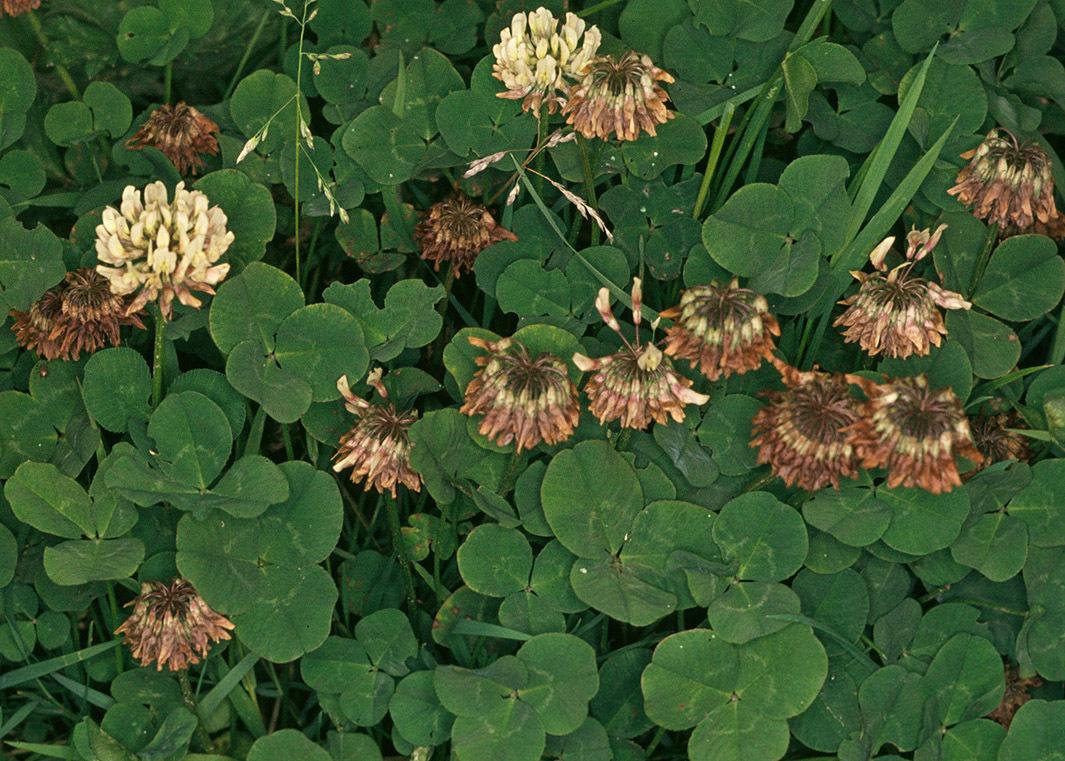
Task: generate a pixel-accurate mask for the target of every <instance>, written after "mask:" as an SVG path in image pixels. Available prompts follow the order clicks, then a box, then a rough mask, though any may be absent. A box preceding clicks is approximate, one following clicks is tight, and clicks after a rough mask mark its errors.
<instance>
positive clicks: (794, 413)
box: [750, 358, 862, 491]
mask: <svg viewBox="0 0 1065 761" xmlns="http://www.w3.org/2000/svg"><path fill="white" fill-rule="evenodd" d="M772 362H773V364H774V365H775V366H776V368H777V370H779V371H780V374H781V376H782V378H783V381H784V385H785V386H787V388H786V390H784V391H767V392H763V395H764V396H766V397H768V399H769V404H768V405H767V406H765V407H763V408H762V409H760V410H759V411H758V412H757V414H755V416H754V418H753V420H752V421H751V432H752V433H754V434H756V435H755V437H754V438H753V439H752V440H751V442H750V446H752V447H757V448H758V464H759V465H765V464H769V465H770V466H771V467H772V470H773V475H775V476H780V477H781V478H782V479H783V480H784V483H786V484H787V485H788V486H792V485H796V484H797V485H798V486H799V487H800V488H802V489H806V490H807V491H817V490H818V489H821V488H823V487H825V486H828V485H829V484H831V485H832V486H833V487H835V489H836V490H837V491H839V479H840V476H846V477H847V478H857V476H858V458H857V456H856V455H855V452H854V447H853V446H852V445H851V443H850V442H849V441H848V440H847V434H846V433H845V432H844V429H845V428H847V426H850V425H853V424H854V423H856V422H857V421H858V419H859V418H860V417H861V408H862V405H861V403H860V402H859V401H858V400H857V399H855V398H854V396H852V395H851V393H850V391H849V389H848V387H847V380H846V379H845V378H844V377H843V376H842V375H834V374H829V373H822V372H817V371H816V370H815V371H812V372H800V371H799V370H797V369H795V368H794V367H791V366H789V365H786V364H784V363H783V362H781V361H780V360H778V359H776V358H773V360H772Z"/></svg>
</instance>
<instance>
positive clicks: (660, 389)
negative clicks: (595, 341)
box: [573, 278, 710, 429]
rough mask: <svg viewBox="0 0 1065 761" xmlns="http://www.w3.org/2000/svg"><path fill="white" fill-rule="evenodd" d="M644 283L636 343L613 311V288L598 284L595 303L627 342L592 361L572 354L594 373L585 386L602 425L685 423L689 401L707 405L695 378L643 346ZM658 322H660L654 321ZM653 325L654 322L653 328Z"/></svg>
mask: <svg viewBox="0 0 1065 761" xmlns="http://www.w3.org/2000/svg"><path fill="white" fill-rule="evenodd" d="M641 285H642V284H641V281H640V279H639V278H634V280H633V286H632V322H633V325H635V327H636V336H635V340H634V342H633V343H629V341H628V339H626V338H625V336H624V335H623V334H622V332H621V325H619V324H618V321H617V319H616V318H615V317H614V315H613V313H612V312H611V311H610V291H609V290H608V289H607V288H600V289H599V295H598V296H597V297H596V300H595V306H596V309H598V310H599V315H600V316H601V317H602V318H603V322H605V323H606V324H607V325H608V326H609V327H610V328H611V329H612V330H613V331H614V332H616V333H617V334H618V335H619V336H621V340H622V342H623V343H624V346H623V347H622V349H621V351H619V352H617V353H616V354H612V355H610V356H609V357H601V358H599V359H591V358H589V357H586V356H584V355H583V354H574V355H573V364H575V365H577V367H579V368H580V369H581V370H583V371H584V372H591V373H593V375H592V377H591V378H589V379H588V383H587V384H586V385H585V387H584V391H585V393H586V394H588V400H589V401H590V402H591V405H590V407H589V409H590V410H591V412H592V414H593V415H595V416H596V417H597V418H599V422H600V423H606V422H607V421H609V420H619V421H620V423H621V427H622V428H636V429H643V428H646V427H647V426H649V425H650V424H651V421H652V420H654V421H655V422H658V423H665V422H666V418H667V417H672V418H673V419H674V420H675V421H676V422H678V423H681V422H683V421H684V406H685V405H686V404H706V403H707V402H708V401H710V397H709V396H707V395H706V394H700V393H697V392H695V391H692V390H691V388H690V387H691V385H692V382H691V381H690V380H688V379H687V378H685V377H684V376H682V375H679V374H678V373H677V371H676V370H675V369H674V368H673V363H672V362H670V360H669V358H668V357H667V356H665V355H664V354H663V353H662V350H661V349H659V348H658V347H657V346H655V344H654V343H652V342H650V341H648V342H647V343H645V344H642V345H641V344H640V322H641V318H642V311H643V309H642V301H643V295H642V291H641ZM656 323H657V320H656ZM654 327H655V326H654V325H652V326H651V329H652V331H653V330H654Z"/></svg>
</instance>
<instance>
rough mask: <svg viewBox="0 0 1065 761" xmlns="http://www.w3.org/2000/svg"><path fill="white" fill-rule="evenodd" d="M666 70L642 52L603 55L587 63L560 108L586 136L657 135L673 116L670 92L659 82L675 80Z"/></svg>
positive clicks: (601, 137) (633, 136)
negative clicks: (564, 103)
mask: <svg viewBox="0 0 1065 761" xmlns="http://www.w3.org/2000/svg"><path fill="white" fill-rule="evenodd" d="M672 81H673V77H671V76H670V75H669V74H668V73H667V72H665V71H663V70H662V69H660V68H658V67H657V66H655V65H654V64H653V63H652V62H651V59H650V58H649V57H648V56H646V55H644V54H643V53H635V52H633V51H631V50H630V51H629V52H628V53H625V54H624V55H623V56H620V57H617V56H610V55H604V56H599V57H597V58H595V59H594V60H593V61H592V62H591V63H589V64H587V65H586V66H585V67H584V69H583V71H582V76H581V80H580V82H578V83H577V84H575V85H573V86H572V87H571V88H570V89H569V100H568V102H567V103H566V105H565V107H564V108H563V109H562V113H563V114H569V116H568V118H567V119H566V123H567V124H572V125H573V128H574V129H575V130H577V131H578V132H580V133H581V134H582V135H583V136H584V137H585V138H587V139H589V140H590V139H591V138H593V137H598V138H600V139H602V140H608V139H609V138H610V133H611V132H613V133H614V134H616V135H617V138H618V140H635V139H636V138H638V137H639V136H640V132H641V131H643V132H646V133H647V134H648V135H651V136H654V135H655V134H656V133H655V128H656V127H657V125H659V124H665V123H666V122H667V121H669V120H670V119H672V118H673V112H672V111H670V110H669V109H668V108H666V103H668V102H669V95H667V94H666V91H665V90H663V89H662V88H661V87H660V86H659V85H658V83H659V82H672Z"/></svg>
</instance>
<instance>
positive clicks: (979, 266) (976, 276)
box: [966, 222, 998, 301]
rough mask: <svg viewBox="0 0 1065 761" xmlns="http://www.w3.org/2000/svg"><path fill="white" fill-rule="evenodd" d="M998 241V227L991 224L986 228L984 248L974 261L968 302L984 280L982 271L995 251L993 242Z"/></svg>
mask: <svg viewBox="0 0 1065 761" xmlns="http://www.w3.org/2000/svg"><path fill="white" fill-rule="evenodd" d="M997 240H998V225H996V224H995V223H993V222H992V223H991V225H990V226H989V227H988V228H987V237H986V238H984V247H983V248H982V249H980V257H979V258H978V259H977V260H976V266H975V267H974V268H973V279H972V282H971V283H970V284H969V293H968V295H967V296H966V298H967V299H968V300H969V301H972V300H973V294H975V293H976V289H977V288H979V287H980V281H981V280H983V279H984V270H986V269H987V263H988V262H989V261H991V252H992V251H994V250H995V242H996V241H997Z"/></svg>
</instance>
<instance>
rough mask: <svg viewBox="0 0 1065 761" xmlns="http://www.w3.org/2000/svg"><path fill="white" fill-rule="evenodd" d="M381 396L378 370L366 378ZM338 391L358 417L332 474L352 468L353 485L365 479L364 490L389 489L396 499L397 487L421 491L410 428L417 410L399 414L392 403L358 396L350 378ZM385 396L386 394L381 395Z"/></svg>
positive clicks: (342, 441) (342, 442)
mask: <svg viewBox="0 0 1065 761" xmlns="http://www.w3.org/2000/svg"><path fill="white" fill-rule="evenodd" d="M367 383H369V384H370V385H371V386H373V387H374V388H376V389H378V392H381V391H382V389H383V388H384V386H383V384H381V371H380V370H379V369H378V370H375V371H374V372H372V373H370V375H369V377H368V378H367ZM337 389H338V390H339V391H340V393H341V394H342V395H343V397H344V401H345V405H344V406H345V407H346V408H347V410H348V412H350V413H352V414H353V415H355V424H354V425H353V426H352V427H351V429H350V430H349V431H348V432H347V433H345V434H344V435H343V436H341V437H340V446H339V447H337V451H336V454H334V455H333V459H334V460H335V461H336V462H334V463H333V470H334V471H336V472H338V473H339V472H340V471H342V470H344V468H351V469H352V470H351V482H352V483H358V482H359V481H360V480H362V479H363V478H365V479H366V486H365V490H366V491H369V490H370V487H373V488H375V489H377V492H378V493H379V494H381V493H384V491H385V489H388V490H389V491H390V492H391V494H392V496H393V497H394V496H396V484H400V483H401V484H404V485H405V486H406V487H407V488H408V489H410V490H411V491H421V488H422V477H421V476H420V475H419V474H418V473H416V472H415V471H414V470H413V469H412V468H411V467H410V450H411V440H410V435H409V431H410V427H411V425H413V424H414V421H416V420H417V419H418V413H417V412H416V411H415V410H404V411H403V412H398V411H397V410H396V408H395V406H393V404H392V403H391V402H386V403H385V404H378V403H376V402H368V401H366V400H365V399H361V398H359V397H357V396H355V395H354V394H353V393H352V392H351V389H350V388H349V386H348V377H347V376H346V375H343V376H341V377H340V380H338V381H337ZM381 395H382V396H385V394H383V393H382V394H381Z"/></svg>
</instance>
